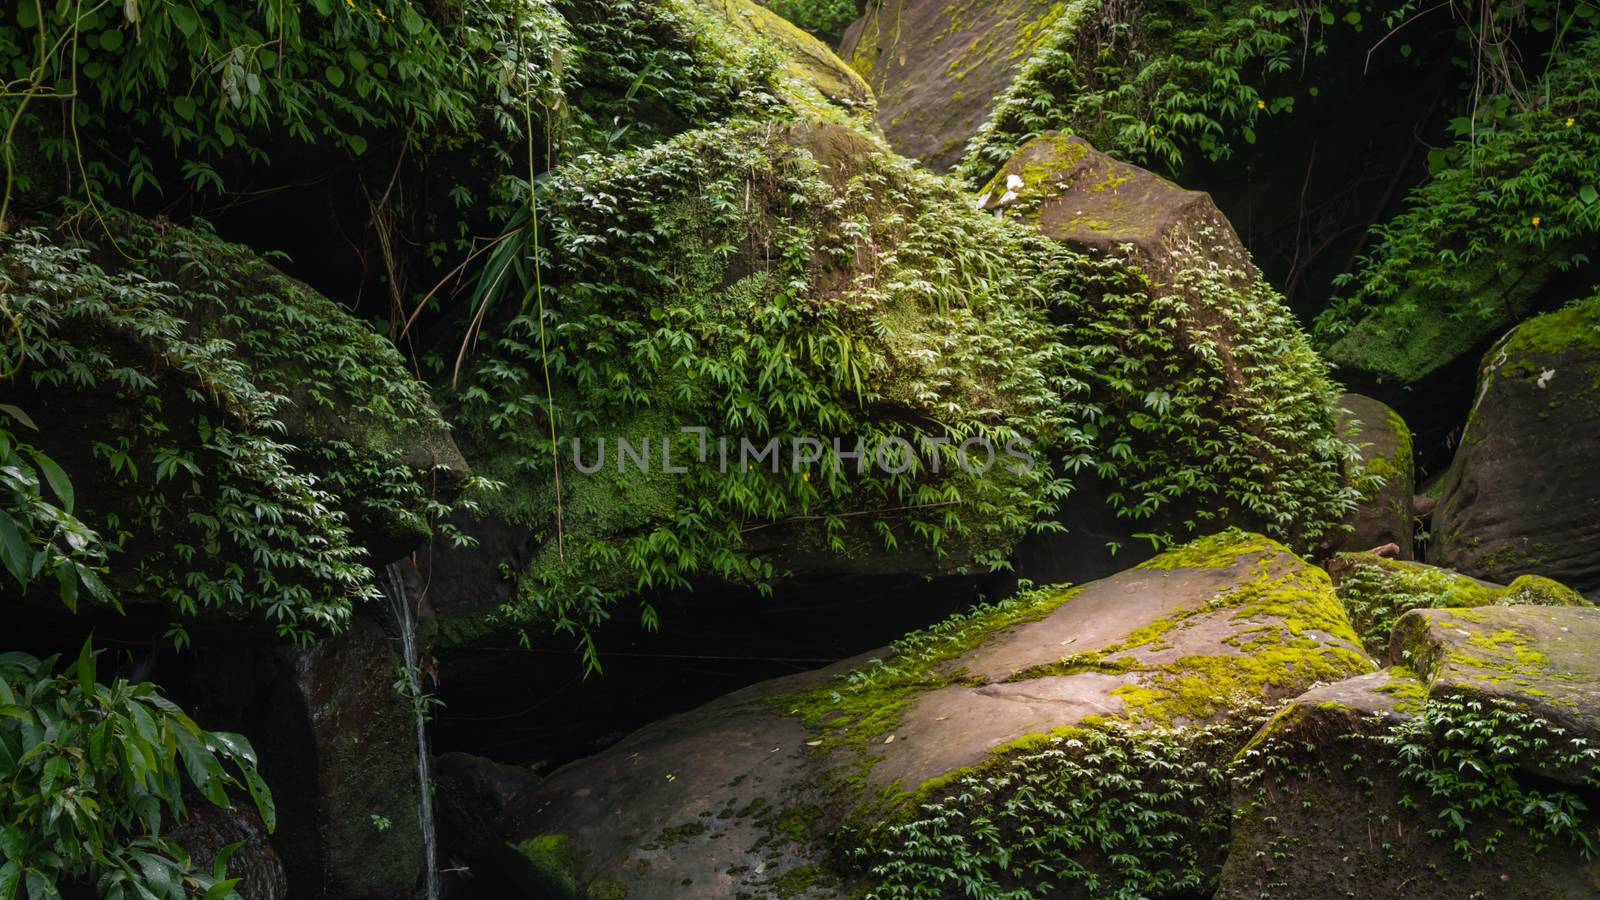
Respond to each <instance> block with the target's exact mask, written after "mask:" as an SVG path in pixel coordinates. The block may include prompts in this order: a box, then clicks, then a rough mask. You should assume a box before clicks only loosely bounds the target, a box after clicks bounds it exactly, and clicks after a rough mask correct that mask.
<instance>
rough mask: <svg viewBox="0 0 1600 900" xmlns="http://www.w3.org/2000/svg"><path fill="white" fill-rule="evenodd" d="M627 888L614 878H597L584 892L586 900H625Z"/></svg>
mask: <svg viewBox="0 0 1600 900" xmlns="http://www.w3.org/2000/svg"><path fill="white" fill-rule="evenodd" d="M627 896H628V886H627V885H626V884H623V883H622V881H621V880H619V879H616V878H597V879H595V880H594V881H592V882H590V883H589V888H588V890H586V891H585V892H584V897H585V898H587V900H627Z"/></svg>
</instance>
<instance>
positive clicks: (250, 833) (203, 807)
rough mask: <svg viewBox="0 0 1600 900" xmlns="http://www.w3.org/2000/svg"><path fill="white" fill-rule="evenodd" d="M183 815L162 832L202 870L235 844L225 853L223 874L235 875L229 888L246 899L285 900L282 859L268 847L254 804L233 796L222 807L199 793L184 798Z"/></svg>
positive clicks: (209, 868)
mask: <svg viewBox="0 0 1600 900" xmlns="http://www.w3.org/2000/svg"><path fill="white" fill-rule="evenodd" d="M188 799H189V800H190V802H189V803H188V813H189V815H188V818H187V819H185V820H184V821H183V822H182V824H180V825H178V827H177V828H175V829H174V830H173V831H172V832H170V833H169V834H168V835H167V837H169V838H171V839H172V840H173V841H175V842H177V844H178V845H179V846H181V847H182V848H183V849H184V852H185V853H188V854H189V858H190V859H191V860H192V861H193V862H194V863H195V865H196V867H198V868H199V869H201V870H202V871H210V870H211V869H212V867H213V865H214V861H215V860H216V859H217V858H218V857H219V856H220V855H221V853H222V852H223V850H225V849H227V848H228V847H230V846H232V845H234V844H238V845H240V846H239V847H237V849H235V850H234V851H233V854H232V855H231V856H230V857H228V866H227V872H228V877H229V878H237V879H239V883H238V884H237V885H235V886H234V890H235V891H237V892H238V893H239V896H241V897H248V898H250V900H289V879H288V878H287V877H286V876H285V875H284V872H283V861H282V860H281V859H279V858H278V851H277V850H276V849H275V848H274V847H273V846H272V839H271V837H270V836H269V835H268V834H267V828H266V825H265V824H264V823H263V822H262V821H261V817H260V816H259V815H258V814H257V813H256V811H255V809H254V807H253V806H252V805H251V804H249V803H247V802H243V801H239V800H236V801H235V802H234V803H233V805H232V806H231V807H229V808H227V809H224V808H222V807H218V806H213V805H212V804H211V803H209V802H207V801H206V800H204V799H203V798H200V797H193V798H188Z"/></svg>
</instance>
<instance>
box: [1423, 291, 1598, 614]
mask: <svg viewBox="0 0 1600 900" xmlns="http://www.w3.org/2000/svg"><path fill="white" fill-rule="evenodd" d="M1597 454H1600V296H1594V297H1590V298H1588V299H1585V300H1582V301H1580V302H1577V303H1573V304H1569V305H1568V306H1567V307H1565V308H1563V309H1561V310H1559V311H1557V312H1553V313H1547V314H1545V315H1542V316H1538V317H1536V318H1533V319H1530V320H1529V321H1527V322H1524V323H1523V324H1522V325H1519V326H1518V327H1517V328H1515V329H1513V330H1512V331H1511V332H1510V333H1509V334H1508V335H1506V336H1505V337H1504V338H1503V339H1502V340H1501V341H1500V342H1499V343H1497V344H1496V345H1495V346H1494V347H1493V348H1491V349H1490V350H1489V352H1488V353H1486V354H1485V355H1484V358H1483V364H1482V367H1481V368H1480V369H1479V372H1478V394H1477V402H1476V403H1475V404H1474V406H1473V409H1472V415H1471V418H1470V419H1469V420H1468V422H1467V426H1466V430H1465V432H1464V433H1463V434H1462V437H1461V443H1460V446H1459V447H1458V448H1457V449H1456V454H1455V458H1454V459H1453V460H1452V461H1451V464H1450V469H1449V472H1448V474H1447V475H1446V476H1445V480H1444V484H1443V488H1442V494H1441V497H1440V500H1439V504H1438V506H1437V507H1436V508H1435V509H1434V513H1433V533H1434V535H1435V541H1436V542H1437V543H1436V545H1435V548H1434V549H1433V550H1432V551H1431V557H1432V558H1434V559H1437V560H1438V561H1440V562H1441V563H1443V564H1445V565H1449V566H1453V567H1455V568H1457V569H1460V570H1461V571H1463V572H1467V573H1470V574H1472V575H1477V576H1479V577H1483V578H1489V579H1493V580H1496V581H1502V582H1504V581H1508V580H1510V578H1512V577H1513V576H1515V575H1519V574H1528V573H1531V574H1537V575H1544V576H1547V577H1549V578H1553V579H1556V580H1558V581H1560V582H1562V583H1563V584H1566V585H1569V586H1571V587H1572V588H1574V589H1576V590H1578V591H1580V592H1583V593H1585V594H1590V593H1593V592H1595V591H1600V516H1596V515H1595V510H1596V509H1597V508H1600V474H1597V471H1596V468H1595V465H1594V460H1595V459H1596V456H1597Z"/></svg>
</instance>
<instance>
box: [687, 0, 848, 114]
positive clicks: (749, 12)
mask: <svg viewBox="0 0 1600 900" xmlns="http://www.w3.org/2000/svg"><path fill="white" fill-rule="evenodd" d="M699 2H700V6H701V7H702V8H704V9H705V10H706V11H707V12H708V13H710V14H712V15H713V16H716V17H717V18H718V19H720V20H721V21H723V22H725V23H726V24H727V25H728V26H729V28H730V30H731V31H732V32H733V33H734V34H736V35H738V37H739V38H740V39H741V40H742V41H744V42H747V43H755V44H762V43H767V44H771V45H774V46H775V47H776V48H777V49H778V50H779V51H780V52H781V53H782V54H783V58H784V62H785V64H786V67H787V69H788V73H789V77H790V78H791V79H792V80H793V82H795V83H796V85H797V86H791V92H792V94H793V96H794V97H795V99H796V100H797V101H798V102H799V104H800V105H802V106H805V105H808V104H806V103H805V99H804V98H805V95H806V94H807V93H809V91H808V90H807V89H809V90H811V91H815V92H816V94H818V95H820V96H821V97H822V99H823V100H825V101H827V102H829V103H833V104H837V105H838V106H840V107H842V108H843V109H845V110H853V111H861V112H866V111H868V110H870V109H871V107H872V88H871V87H869V86H868V85H867V82H866V81H865V80H864V79H862V77H861V75H860V74H859V73H858V72H856V70H855V69H852V68H851V67H850V66H849V64H847V63H846V62H845V61H844V60H842V59H840V58H839V57H838V56H837V55H836V54H835V53H834V52H833V51H832V50H831V49H829V48H828V45H827V44H824V43H823V42H822V41H819V40H817V39H816V38H814V37H812V36H811V35H809V34H807V33H805V32H804V31H802V30H800V29H799V28H796V27H795V26H794V25H793V24H792V23H790V22H789V21H788V20H787V19H785V18H783V17H782V16H780V15H778V14H777V13H774V12H773V11H772V10H769V9H767V8H766V7H764V6H760V5H758V4H756V3H752V2H750V0H699ZM807 111H810V112H813V113H815V112H818V111H819V110H817V109H816V108H815V107H812V108H810V109H809V110H807Z"/></svg>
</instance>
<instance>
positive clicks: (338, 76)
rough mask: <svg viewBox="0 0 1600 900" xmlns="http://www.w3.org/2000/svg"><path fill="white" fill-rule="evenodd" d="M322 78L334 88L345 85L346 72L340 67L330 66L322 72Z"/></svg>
mask: <svg viewBox="0 0 1600 900" xmlns="http://www.w3.org/2000/svg"><path fill="white" fill-rule="evenodd" d="M322 76H323V77H324V78H326V79H328V83H329V84H331V85H333V86H334V87H338V86H339V85H341V84H344V70H343V69H341V68H339V67H338V66H329V67H328V68H326V69H324V70H323V71H322Z"/></svg>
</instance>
